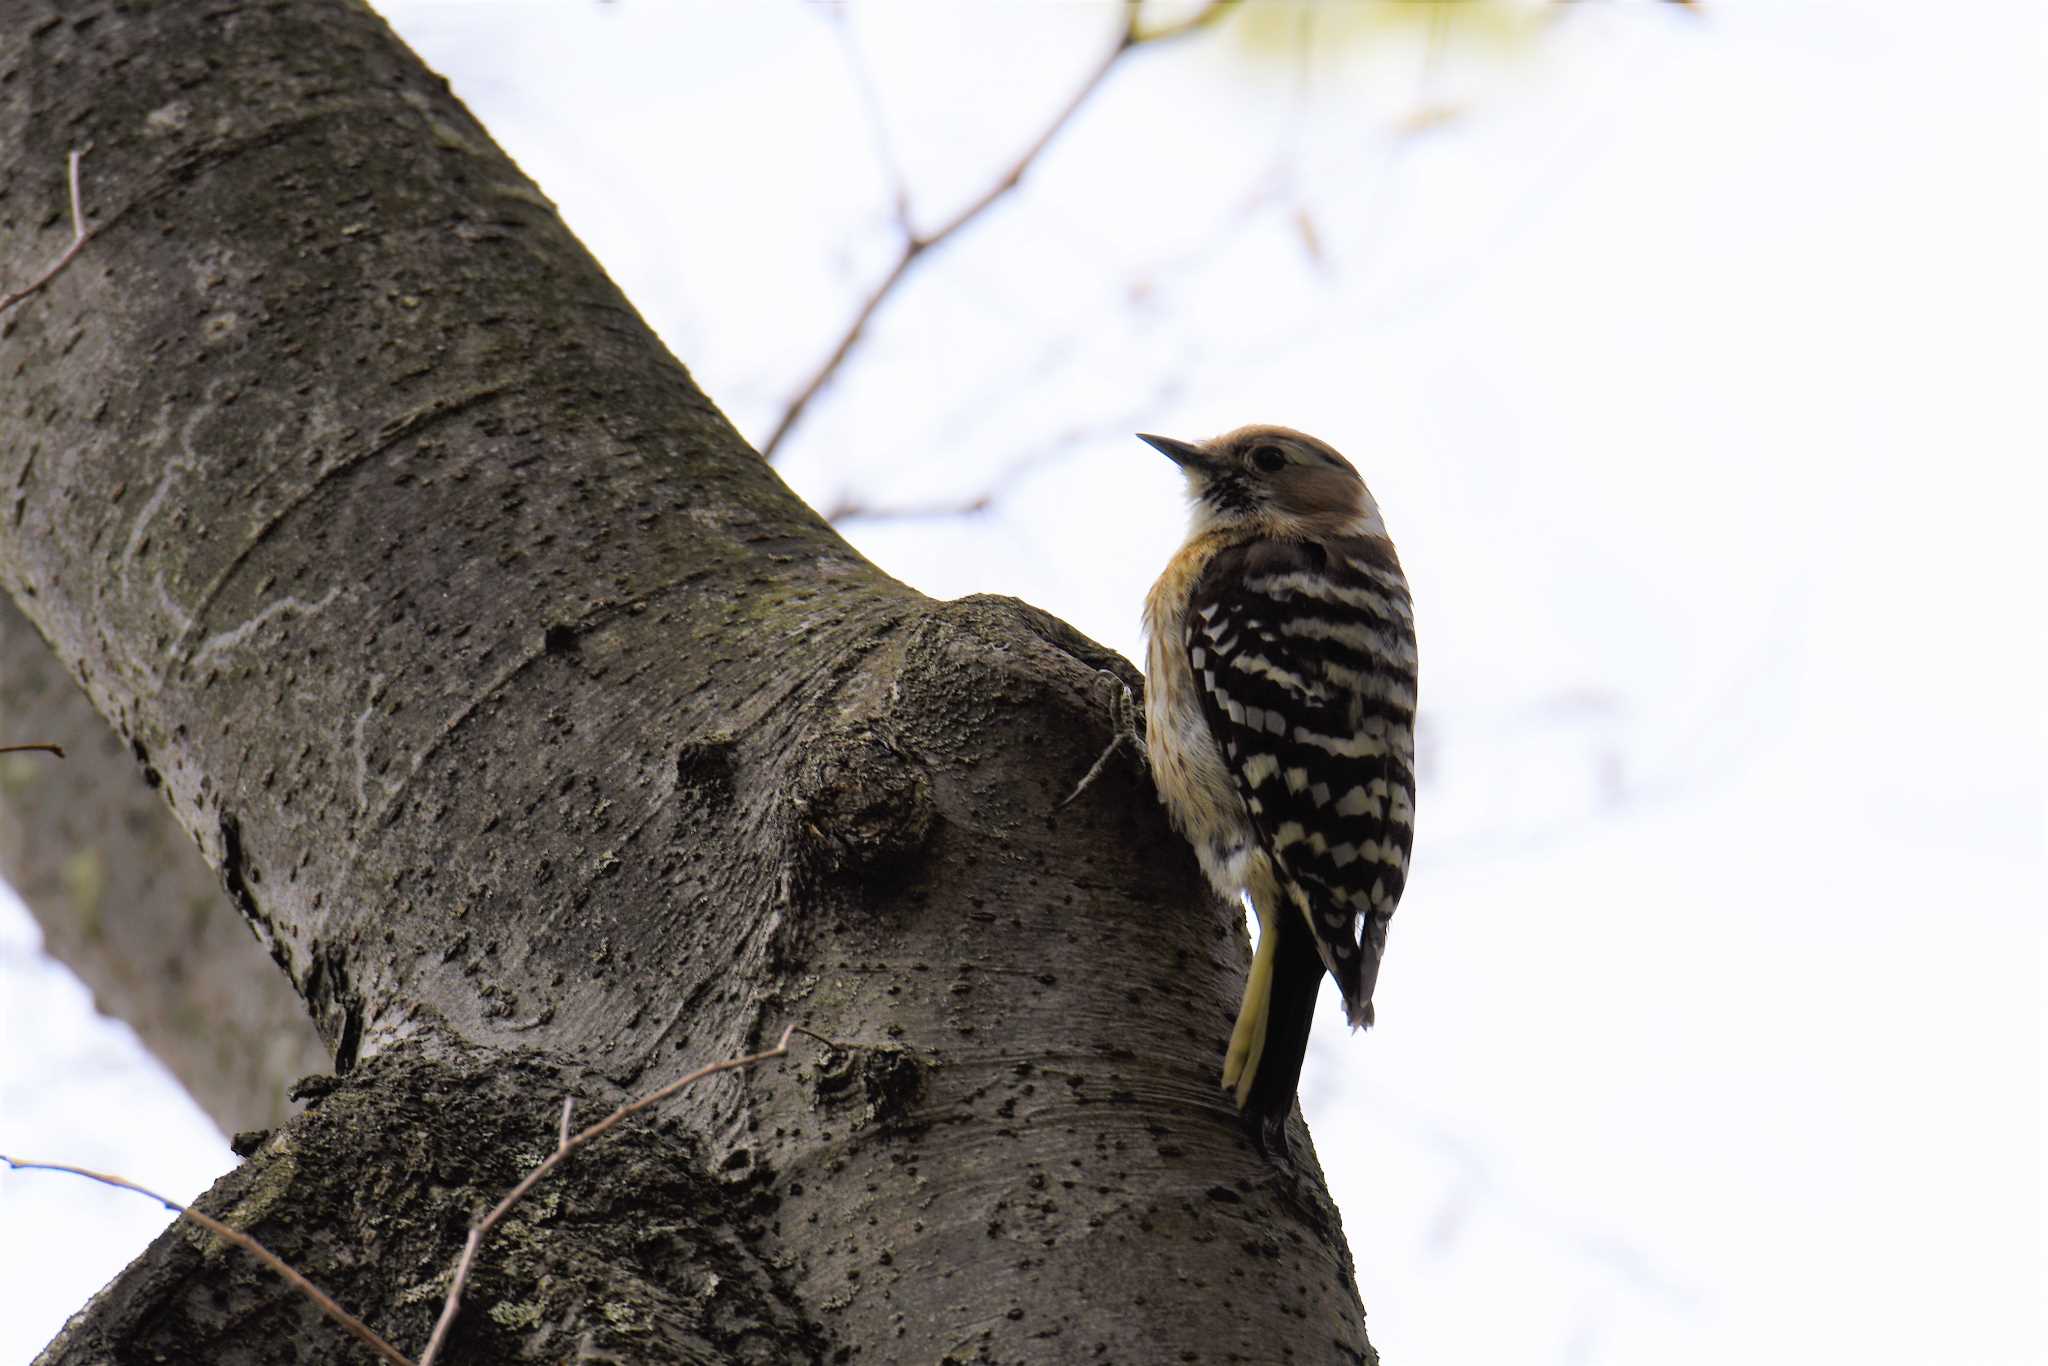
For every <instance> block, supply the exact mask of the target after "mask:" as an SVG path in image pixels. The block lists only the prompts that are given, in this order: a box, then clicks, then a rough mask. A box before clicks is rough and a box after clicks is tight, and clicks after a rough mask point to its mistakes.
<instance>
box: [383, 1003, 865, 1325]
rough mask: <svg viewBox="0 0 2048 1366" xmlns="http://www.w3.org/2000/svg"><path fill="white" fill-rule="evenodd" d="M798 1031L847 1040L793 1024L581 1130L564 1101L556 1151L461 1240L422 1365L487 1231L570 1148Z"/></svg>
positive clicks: (454, 1307)
mask: <svg viewBox="0 0 2048 1366" xmlns="http://www.w3.org/2000/svg"><path fill="white" fill-rule="evenodd" d="M796 1034H802V1035H804V1036H806V1037H808V1038H812V1039H818V1040H820V1041H821V1042H823V1043H826V1044H829V1045H831V1046H832V1047H835V1048H838V1047H844V1045H842V1044H837V1043H834V1042H833V1041H832V1040H831V1039H827V1038H825V1036H824V1035H822V1034H816V1033H813V1032H812V1031H810V1030H808V1029H805V1028H804V1027H803V1026H801V1025H791V1026H790V1027H789V1028H787V1029H785V1030H783V1031H782V1038H781V1040H780V1041H779V1042H777V1043H776V1045H775V1047H773V1048H771V1049H768V1050H767V1051H766V1052H763V1053H749V1054H747V1055H746V1056H745V1057H741V1058H727V1059H725V1060H724V1061H722V1062H714V1063H708V1064H706V1065H705V1066H703V1067H700V1068H698V1069H697V1070H696V1071H694V1072H692V1073H690V1074H688V1075H687V1076H682V1077H677V1078H676V1079H675V1080H674V1081H672V1082H670V1083H668V1085H666V1086H663V1087H661V1088H660V1089H658V1090H654V1091H650V1092H648V1093H647V1094H646V1095H644V1096H641V1097H639V1098H638V1099H636V1100H629V1101H627V1102H626V1103H625V1104H624V1105H621V1106H620V1107H619V1108H618V1109H616V1110H614V1111H612V1112H611V1113H610V1114H608V1115H606V1116H605V1117H604V1118H603V1119H600V1120H599V1121H597V1123H595V1124H593V1125H591V1126H590V1127H589V1128H587V1129H584V1130H582V1131H581V1132H579V1133H574V1134H572V1133H570V1132H569V1112H570V1106H569V1104H567V1103H565V1104H564V1105H563V1106H562V1122H561V1137H560V1138H559V1140H558V1141H557V1143H556V1146H555V1150H554V1151H553V1152H552V1153H549V1154H548V1156H547V1157H546V1158H545V1159H544V1160H543V1161H542V1162H541V1164H540V1165H539V1166H537V1167H535V1168H534V1169H533V1170H532V1171H530V1172H528V1173H527V1174H526V1179H525V1180H523V1181H521V1182H520V1183H519V1184H518V1185H516V1186H514V1187H513V1188H512V1189H511V1190H510V1191H508V1192H506V1194H505V1198H504V1199H502V1200H500V1201H499V1202H498V1203H497V1204H496V1205H493V1206H492V1207H491V1210H490V1212H489V1213H488V1214H486V1215H484V1217H483V1218H481V1219H479V1220H477V1221H476V1223H474V1224H472V1225H471V1226H470V1230H469V1237H468V1239H467V1240H465V1241H464V1243H463V1245H462V1259H461V1260H460V1261H458V1262H457V1263H456V1264H455V1275H454V1277H453V1278H452V1279H451V1280H450V1281H449V1283H448V1298H447V1299H446V1300H445V1301H443V1303H442V1305H441V1317H440V1318H439V1319H438V1320H436V1321H435V1323H434V1332H433V1336H431V1337H429V1338H428V1339H427V1350H426V1351H425V1352H424V1353H422V1354H421V1355H420V1360H419V1366H433V1363H434V1358H435V1357H436V1356H437V1355H439V1354H440V1351H441V1347H442V1345H443V1344H444V1343H446V1342H447V1340H448V1330H449V1329H451V1328H453V1327H454V1326H455V1318H456V1315H457V1314H459V1313H460V1312H461V1310H462V1287H463V1286H464V1285H465V1284H467V1283H468V1281H469V1273H470V1271H471V1270H472V1269H473V1268H474V1267H475V1266H476V1254H477V1249H478V1248H480V1247H482V1246H483V1241H484V1235H485V1234H487V1233H489V1232H490V1231H491V1230H492V1229H493V1228H495V1227H496V1226H497V1224H498V1221H499V1220H501V1219H503V1218H504V1217H505V1216H506V1215H507V1214H509V1213H511V1211H512V1207H513V1206H514V1205H516V1204H518V1203H519V1201H520V1200H521V1199H523V1198H524V1197H525V1195H526V1193H527V1192H528V1191H531V1190H532V1189H533V1188H534V1187H535V1186H537V1185H539V1184H540V1182H541V1178H543V1177H545V1176H546V1175H547V1174H548V1173H549V1172H551V1171H553V1170H554V1169H555V1168H556V1167H557V1166H559V1165H561V1163H562V1162H564V1161H565V1160H567V1158H568V1157H569V1155H570V1154H571V1153H573V1152H575V1151H576V1150H577V1149H578V1148H580V1147H582V1146H583V1145H584V1144H586V1143H589V1142H590V1141H591V1140H592V1139H595V1138H597V1137H599V1136H601V1135H603V1134H604V1133H606V1132H608V1131H609V1130H611V1129H612V1128H613V1127H615V1126H616V1125H618V1124H620V1123H622V1122H623V1121H625V1120H626V1119H628V1118H630V1117H632V1116H633V1115H637V1114H639V1113H640V1112H641V1111H642V1110H645V1109H647V1108H648V1107H649V1106H653V1105H659V1104H660V1103H661V1102H662V1101H664V1100H667V1099H668V1098H669V1097H670V1096H672V1095H674V1094H675V1093H676V1092H678V1091H680V1090H682V1089H683V1088H684V1087H686V1086H689V1085H691V1084H692V1083H694V1082H699V1081H702V1080H703V1079H704V1078H706V1077H708V1076H710V1075H712V1074H713V1073H715V1072H731V1071H735V1070H737V1069H739V1068H745V1067H753V1066H755V1065H756V1064H759V1063H764V1062H767V1061H768V1060H769V1059H771V1058H779V1057H782V1056H783V1055H784V1054H786V1053H788V1052H789V1040H790V1037H791V1036H792V1035H796Z"/></svg>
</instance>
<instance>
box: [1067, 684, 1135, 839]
mask: <svg viewBox="0 0 2048 1366" xmlns="http://www.w3.org/2000/svg"><path fill="white" fill-rule="evenodd" d="M1096 673H1097V674H1098V675H1099V676H1100V677H1102V678H1106V679H1108V680H1109V716H1110V737H1109V745H1108V746H1107V747H1106V748H1105V749H1104V750H1103V751H1102V753H1101V754H1100V755H1099V756H1098V757H1097V758H1096V760H1095V762H1094V763H1093V764H1092V765H1090V767H1089V769H1088V771H1087V772H1086V773H1084V774H1082V775H1081V781H1080V782H1078V783H1076V784H1074V790H1073V791H1072V792H1069V793H1068V794H1067V796H1066V800H1064V801H1062V802H1061V803H1060V804H1059V805H1058V806H1056V807H1054V808H1053V809H1054V810H1055V811H1064V810H1066V809H1067V808H1068V807H1069V806H1072V805H1073V804H1074V802H1075V800H1076V799H1077V798H1079V797H1080V795H1081V794H1082V793H1083V792H1086V791H1087V790H1088V789H1089V787H1091V786H1092V785H1093V784H1094V782H1095V780H1096V779H1097V778H1099V777H1101V776H1102V770H1104V769H1105V768H1107V767H1109V761H1110V758H1111V756H1113V755H1114V754H1115V753H1116V752H1117V751H1118V750H1120V749H1122V748H1123V747H1124V745H1125V744H1127V743H1128V744H1129V745H1130V747H1131V752H1132V753H1134V754H1136V755H1137V756H1138V763H1139V764H1140V765H1143V764H1144V762H1145V747H1144V745H1142V744H1141V743H1139V740H1138V700H1137V699H1136V698H1135V697H1133V696H1132V695H1131V686H1130V684H1128V683H1126V682H1124V681H1123V679H1121V678H1119V677H1117V676H1116V674H1115V673H1114V672H1112V671H1110V670H1108V669H1098V670H1097V671H1096Z"/></svg>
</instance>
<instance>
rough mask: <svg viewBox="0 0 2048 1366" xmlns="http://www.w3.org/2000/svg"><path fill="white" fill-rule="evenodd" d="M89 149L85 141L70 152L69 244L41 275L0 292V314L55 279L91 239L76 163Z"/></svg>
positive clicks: (90, 146)
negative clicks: (11, 291)
mask: <svg viewBox="0 0 2048 1366" xmlns="http://www.w3.org/2000/svg"><path fill="white" fill-rule="evenodd" d="M91 150H92V144H91V143H87V144H86V145H85V146H84V147H80V148H73V149H72V152H71V245H70V246H68V247H66V248H64V254H63V255H62V256H59V257H58V258H57V260H56V263H55V264H53V265H52V266H51V267H50V268H49V269H48V270H46V271H44V272H43V273H42V274H41V275H38V276H37V277H36V278H35V279H33V280H31V281H29V282H28V283H27V284H25V285H23V286H22V287H21V288H20V289H17V290H15V291H14V292H13V293H12V294H0V314H4V313H6V312H7V310H8V309H10V308H12V307H14V306H15V305H16V304H18V303H20V302H21V301H22V300H23V299H26V298H28V297H29V296H30V295H31V294H34V293H35V292H36V291H37V290H39V289H41V288H42V287H43V286H44V285H47V284H48V283H50V281H52V280H54V279H56V278H57V276H58V275H59V274H60V273H62V271H63V269H64V267H66V266H68V265H70V264H71V258H73V257H74V256H76V255H78V253H79V252H80V251H83V250H84V249H85V244H86V243H87V242H89V241H91V240H92V232H91V230H90V229H88V228H87V227H86V226H85V208H84V205H83V202H82V199H81V197H80V195H79V192H78V163H79V162H80V161H81V160H83V159H84V157H85V154H86V153H87V152H90V151H91Z"/></svg>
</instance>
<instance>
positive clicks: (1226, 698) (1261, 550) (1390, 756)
mask: <svg viewBox="0 0 2048 1366" xmlns="http://www.w3.org/2000/svg"><path fill="white" fill-rule="evenodd" d="M1183 645H1184V647H1185V648H1186V650H1187V652H1188V663H1189V664H1190V665H1191V666H1192V668H1193V672H1194V677H1195V681H1196V683H1197V684H1198V688H1197V691H1198V692H1199V693H1200V694H1201V698H1202V709H1203V711H1204V713H1205V714H1206V715H1207V717H1208V721H1209V727H1210V732H1211V734H1213V735H1214V736H1215V737H1216V740H1217V743H1218V745H1219V746H1220V747H1221V749H1222V751H1223V758H1224V763H1225V766H1226V767H1228V768H1229V770H1230V773H1231V776H1232V777H1233V779H1234V780H1235V781H1236V783H1237V790H1238V793H1239V794H1240V795H1241V796H1242V797H1243V798H1244V802H1245V806H1246V808H1247V810H1248V811H1249V812H1250V814H1251V819H1252V824H1253V825H1254V827H1256V828H1257V830H1258V832H1259V839H1260V841H1261V843H1262V844H1263V845H1264V847H1265V849H1266V852H1267V854H1268V855H1269V856H1270V857H1271V858H1272V860H1273V863H1274V865H1275V867H1276V869H1277V870H1278V871H1279V872H1280V874H1281V883H1282V885H1283V886H1284V887H1286V889H1287V893H1288V895H1289V897H1290V898H1291V899H1293V901H1294V903H1295V905H1296V906H1297V907H1298V908H1299V909H1300V911H1301V912H1302V914H1303V915H1305V916H1306V917H1307V918H1308V923H1309V928H1310V929H1311V930H1312V931H1313V932H1314V934H1315V940H1316V947H1317V950H1318V952H1319V953H1320V954H1321V956H1322V959H1323V963H1324V965H1325V966H1326V967H1328V968H1329V970H1330V973H1331V975H1332V976H1334V977H1335V978H1336V979H1337V984H1338V986H1339V987H1341V988H1342V989H1343V991H1344V997H1345V1009H1346V1013H1347V1014H1348V1015H1349V1016H1350V1018H1351V1021H1352V1023H1353V1024H1354V1025H1364V1024H1369V1023H1371V1021H1372V989H1373V984H1374V982H1375V980H1376V979H1377V977H1378V973H1379V960H1380V954H1381V952H1382V951H1383V949H1384V946H1385V943H1386V926H1387V919H1388V917H1390V916H1392V915H1393V913H1394V905H1395V903H1396V902H1398V901H1399V900H1400V897H1401V888H1402V886H1403V884H1404V883H1405V882H1406V880H1407V870H1408V852H1409V848H1410V846H1411V844H1412V843H1413V840H1414V820H1415V816H1414V810H1415V738H1414V735H1415V630H1414V623H1413V617H1412V614H1411V612H1410V608H1409V602H1408V590H1407V583H1406V580H1405V579H1403V577H1402V575H1401V569H1400V564H1399V562H1398V561H1397V560H1395V558H1394V554H1393V550H1392V547H1390V546H1388V545H1386V543H1385V542H1383V541H1378V540H1375V539H1370V538H1347V539H1344V540H1340V541H1332V542H1313V541H1291V540H1262V541H1253V542H1250V543H1248V544H1245V545H1240V546H1236V547H1233V548H1231V549H1228V550H1225V551H1222V552H1220V553H1219V554H1218V555H1217V556H1216V557H1215V559H1214V560H1213V561H1212V562H1211V563H1210V565H1209V566H1208V567H1207V568H1206V570H1205V571H1204V572H1203V574H1202V576H1201V578H1200V579H1199V580H1197V582H1196V584H1195V588H1194V592H1193V595H1192V597H1191V599H1190V601H1189V610H1188V616H1187V628H1186V639H1185V640H1184V641H1183ZM1360 916H1363V917H1364V919H1365V930H1366V932H1365V940H1364V943H1363V945H1362V946H1361V944H1360V941H1359V937H1358V930H1357V921H1358V917H1360Z"/></svg>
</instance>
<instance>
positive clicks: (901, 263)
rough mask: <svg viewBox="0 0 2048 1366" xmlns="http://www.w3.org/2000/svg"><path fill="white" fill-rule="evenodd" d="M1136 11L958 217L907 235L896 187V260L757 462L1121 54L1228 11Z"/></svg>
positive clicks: (1222, 0) (1019, 177)
mask: <svg viewBox="0 0 2048 1366" xmlns="http://www.w3.org/2000/svg"><path fill="white" fill-rule="evenodd" d="M1138 8H1139V6H1138V0H1125V4H1124V24H1123V30H1122V31H1121V32H1120V33H1119V34H1118V35H1117V40H1116V43H1115V44H1114V45H1113V46H1112V47H1111V48H1110V50H1109V51H1108V53H1107V54H1105V55H1104V57H1103V59H1102V60H1101V61H1100V62H1099V63H1097V64H1096V67H1095V70H1094V71H1092V72H1090V73H1089V74H1088V76H1087V78H1086V79H1085V80H1083V81H1082V82H1081V84H1080V86H1079V88H1077V89H1076V90H1075V91H1074V93H1073V95H1072V96H1071V97H1070V98H1069V99H1068V100H1067V102H1066V104H1065V105H1064V106H1063V107H1062V108H1061V109H1060V111H1059V112H1058V113H1057V114H1055V115H1053V117H1052V120H1051V122H1049V123H1047V124H1046V126H1045V128H1044V130H1043V131H1042V132H1040V133H1039V135H1038V136H1037V137H1036V138H1034V139H1032V142H1031V145H1030V146H1029V147H1026V148H1025V149H1024V152H1023V155H1021V156H1019V157H1018V158H1017V160H1016V161H1014V162H1013V163H1011V165H1010V168H1009V169H1008V170H1006V171H1004V172H1003V174H1002V175H1001V176H999V177H997V178H996V181H995V183H994V184H992V185H990V186H989V187H988V189H986V190H985V191H983V192H982V194H981V196H980V197H979V198H977V199H975V200H974V201H973V202H972V203H970V204H968V205H967V207H966V208H964V209H962V210H960V212H959V213H957V214H955V215H953V217H952V218H951V219H949V220H948V221H947V222H946V223H944V224H943V225H942V226H940V227H939V228H937V229H936V230H934V231H932V232H929V233H917V232H914V231H911V230H910V228H909V224H908V219H907V215H905V214H904V213H903V211H902V209H901V199H902V194H901V186H900V184H899V186H898V201H899V208H898V217H899V219H900V220H902V221H903V222H904V227H905V231H904V237H903V247H902V251H901V253H900V254H899V255H898V256H897V258H896V263H895V264H894V265H892V266H891V267H890V268H889V271H888V273H887V274H886V275H884V276H883V277H882V280H881V283H879V284H877V285H876V286H875V287H874V289H873V290H872V291H871V292H870V293H869V294H868V297H867V298H866V299H865V300H863V301H862V303H861V305H860V307H859V308H858V309H856V310H855V311H854V315H853V321H851V322H850V323H848V324H847V326H846V331H845V332H844V333H842V334H841V335H840V338H839V344H838V345H836V346H834V347H833V348H832V353H831V354H830V355H829V356H827V357H826V358H825V363H824V364H823V365H820V366H819V367H818V369H817V371H816V372H815V373H813V374H812V376H811V377H810V379H809V380H808V381H806V382H805V384H804V386H803V387H802V388H801V389H799V390H797V394H796V397H795V398H793V399H791V400H790V401H789V406H788V407H786V408H784V409H783V412H782V417H781V419H780V420H779V421H777V422H776V424H775V428H774V430H773V431H771V432H769V433H768V439H767V440H766V441H764V442H762V443H761V458H762V459H764V460H773V459H774V458H775V453H776V451H778V450H780V449H781V447H782V443H783V441H784V439H786V438H787V437H788V436H789V434H790V432H791V431H792V430H794V429H795V427H796V424H797V423H798V422H799V421H801V420H802V418H803V415H804V410H805V409H807V408H809V407H810V405H811V400H813V399H815V398H816V397H817V396H818V395H819V394H820V393H821V392H823V390H824V388H825V386H826V385H828V384H830V383H831V382H832V378H833V376H835V375H837V374H838V373H839V367H840V366H842V365H844V364H845V363H846V358H847V357H848V356H850V355H851V354H853V348H854V346H855V345H856V344H858V343H859V341H860V339H861V334H862V333H863V332H864V331H866V329H867V325H868V322H869V320H871V319H872V318H873V317H874V316H875V313H876V311H877V310H878V309H880V308H881V306H882V305H883V304H884V303H885V302H887V300H888V298H889V296H890V295H891V294H893V293H895V292H896V287H897V286H898V285H899V284H901V283H902V282H903V279H904V277H905V276H906V275H908V274H909V273H910V267H911V266H912V265H913V264H915V263H916V261H917V259H918V258H919V257H920V256H922V255H924V254H925V253H926V252H927V251H929V250H931V249H932V248H933V247H936V246H940V245H942V244H944V243H945V242H946V241H947V240H948V239H949V238H951V237H952V236H953V235H954V234H956V233H958V232H960V231H961V230H962V229H964V228H966V227H967V226H968V225H969V224H970V223H972V222H974V220H975V219H977V218H979V217H981V216H982V215H983V214H984V213H987V212H988V211H989V209H991V208H993V207H994V206H995V205H996V204H997V203H998V202H1000V201H1001V200H1002V198H1003V197H1004V196H1005V195H1007V194H1009V193H1010V191H1012V190H1014V189H1016V188H1017V186H1018V185H1019V184H1020V183H1022V181H1023V179H1024V175H1025V173H1026V172H1027V171H1029V170H1030V169H1031V167H1032V164H1033V163H1034V162H1036V161H1037V160H1038V158H1039V156H1040V155H1041V154H1042V153H1043V152H1044V151H1045V149H1046V148H1047V147H1048V146H1050V145H1051V144H1052V140H1053V139H1054V138H1056V137H1058V136H1059V135H1060V133H1061V131H1062V130H1063V129H1065V128H1066V126H1067V124H1068V123H1070V122H1072V120H1073V118H1074V115H1076V114H1078V113H1079V112H1081V107H1082V106H1083V105H1085V104H1087V103H1088V100H1089V98H1090V97H1091V96H1093V95H1094V94H1095V92H1096V91H1097V90H1098V89H1100V88H1101V86H1102V83H1103V81H1104V80H1105V79H1107V78H1108V76H1109V73H1110V72H1111V71H1113V70H1115V68H1116V64H1117V63H1118V62H1119V61H1121V60H1122V59H1123V56H1124V54H1125V53H1127V52H1129V51H1131V50H1132V49H1133V48H1137V47H1142V46H1145V45H1146V44H1149V43H1163V42H1169V41H1171V40H1172V39H1175V38H1179V37H1182V36H1184V35H1186V34H1189V33H1193V32H1194V31H1195V30H1196V29H1199V28H1203V27H1205V26H1206V25H1208V24H1210V23H1212V22H1214V21H1215V20H1216V19H1219V18H1221V17H1222V16H1223V14H1224V13H1225V12H1226V10H1227V9H1228V4H1227V0H1210V2H1209V3H1208V4H1206V5H1204V6H1203V7H1202V8H1201V9H1199V10H1197V11H1196V12H1195V13H1194V14H1192V15H1190V16H1188V17H1187V18H1185V19H1182V20H1180V21H1178V22H1176V23H1172V24H1165V25H1162V26H1161V27H1159V28H1155V29H1145V28H1141V27H1140V26H1139V24H1138Z"/></svg>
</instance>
